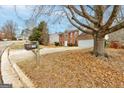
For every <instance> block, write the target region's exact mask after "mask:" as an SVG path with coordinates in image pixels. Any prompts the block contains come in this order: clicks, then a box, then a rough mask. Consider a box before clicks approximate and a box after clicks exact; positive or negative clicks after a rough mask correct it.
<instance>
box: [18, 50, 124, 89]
mask: <svg viewBox="0 0 124 93" xmlns="http://www.w3.org/2000/svg"><path fill="white" fill-rule="evenodd" d="M108 53H109V55H110V56H111V57H109V58H108V59H100V58H96V57H94V56H93V55H91V54H90V51H85V50H71V51H66V52H59V53H52V54H46V55H43V56H41V62H40V63H39V64H36V62H35V61H33V62H19V63H18V65H19V66H20V68H21V69H22V70H23V71H24V72H25V74H26V75H27V76H28V77H29V78H30V79H31V80H32V81H33V83H34V84H35V86H36V87H55V88H57V87H59V88H61V87H76V88H78V87H102V88H103V87H114V88H115V87H116V88H117V87H124V57H123V55H124V50H114V49H108Z"/></svg>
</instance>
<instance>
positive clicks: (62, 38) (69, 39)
mask: <svg viewBox="0 0 124 93" xmlns="http://www.w3.org/2000/svg"><path fill="white" fill-rule="evenodd" d="M78 35H79V31H78V30H71V31H65V32H64V33H60V34H59V43H60V45H64V46H77V45H78V39H77V37H78Z"/></svg>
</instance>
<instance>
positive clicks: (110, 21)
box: [102, 5, 120, 30]
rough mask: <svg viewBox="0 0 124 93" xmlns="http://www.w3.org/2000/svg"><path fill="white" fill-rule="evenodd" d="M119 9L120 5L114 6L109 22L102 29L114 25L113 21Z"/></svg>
mask: <svg viewBox="0 0 124 93" xmlns="http://www.w3.org/2000/svg"><path fill="white" fill-rule="evenodd" d="M119 9H120V6H119V5H115V6H114V8H113V11H112V14H111V16H110V17H109V19H108V21H107V23H106V24H105V25H104V26H103V27H102V29H104V30H106V29H108V28H109V27H110V26H111V25H112V23H113V21H114V20H115V18H116V17H117V15H118V12H119Z"/></svg>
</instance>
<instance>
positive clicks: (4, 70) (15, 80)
mask: <svg viewBox="0 0 124 93" xmlns="http://www.w3.org/2000/svg"><path fill="white" fill-rule="evenodd" d="M8 49H9V48H6V49H5V51H4V53H3V54H2V56H1V76H2V80H3V84H12V87H13V88H23V87H24V85H23V84H22V82H21V81H20V78H19V76H18V75H17V73H16V72H15V70H14V68H13V64H11V63H10V62H9V59H8V54H9V53H8Z"/></svg>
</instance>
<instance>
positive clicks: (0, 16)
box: [0, 6, 74, 34]
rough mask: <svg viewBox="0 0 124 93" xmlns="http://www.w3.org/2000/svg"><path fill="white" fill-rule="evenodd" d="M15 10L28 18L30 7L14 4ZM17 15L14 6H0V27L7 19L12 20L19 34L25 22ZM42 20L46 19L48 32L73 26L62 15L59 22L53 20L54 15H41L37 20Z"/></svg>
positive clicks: (22, 16)
mask: <svg viewBox="0 0 124 93" xmlns="http://www.w3.org/2000/svg"><path fill="white" fill-rule="evenodd" d="M16 10H17V13H18V16H19V17H21V18H22V19H24V20H25V19H28V18H29V17H30V16H31V9H30V7H29V6H28V8H26V7H25V6H16ZM18 16H17V15H16V12H15V8H14V6H0V27H2V26H3V25H4V24H5V22H6V21H7V20H12V21H14V22H16V23H17V24H18V28H19V30H18V31H17V33H18V34H19V33H20V32H21V30H22V29H24V28H25V22H24V21H23V20H22V19H20V18H19V17H18ZM48 19H49V21H48ZM43 20H44V21H47V23H48V29H49V32H50V33H54V32H63V31H65V30H66V29H73V28H74V27H73V26H72V25H71V24H70V23H69V22H68V20H67V19H66V17H63V18H62V20H61V22H55V20H56V16H46V15H43V16H41V18H40V19H39V20H38V22H40V21H43Z"/></svg>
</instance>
